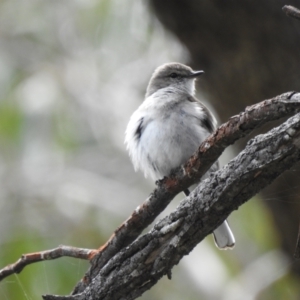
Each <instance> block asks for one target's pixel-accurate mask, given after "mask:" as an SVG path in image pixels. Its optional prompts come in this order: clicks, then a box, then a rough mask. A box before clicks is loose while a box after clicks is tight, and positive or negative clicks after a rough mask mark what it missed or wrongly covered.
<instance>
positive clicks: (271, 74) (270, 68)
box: [149, 0, 300, 276]
mask: <svg viewBox="0 0 300 300" xmlns="http://www.w3.org/2000/svg"><path fill="white" fill-rule="evenodd" d="M149 3H150V6H151V8H152V10H153V13H154V14H155V15H156V16H157V17H158V19H159V20H160V21H161V23H162V24H163V25H164V26H165V28H166V29H168V30H169V31H170V32H171V33H172V34H173V35H175V36H176V37H177V38H178V39H179V40H180V42H181V43H182V44H183V45H184V46H185V47H186V48H187V50H188V51H189V53H190V62H189V63H190V64H191V65H192V66H193V67H195V68H196V69H197V68H200V69H204V70H205V76H204V77H203V78H202V80H201V89H203V90H204V91H205V93H206V95H208V98H209V101H210V102H211V103H212V105H213V107H215V109H216V111H217V113H218V114H219V116H220V118H221V120H222V121H224V120H226V119H227V118H228V117H229V116H231V115H233V114H236V113H238V112H239V111H241V110H242V109H243V108H244V107H245V106H247V105H250V104H253V103H255V102H257V101H258V100H259V99H266V98H269V97H271V96H272V95H276V94H279V93H282V92H283V91H286V90H299V89H300V80H299V61H300V51H299V49H300V22H299V20H297V19H292V18H289V17H287V16H286V14H285V13H284V12H283V11H282V7H283V6H284V5H285V4H288V5H294V6H296V7H298V8H299V1H297V0H289V1H285V0H282V1H273V0H264V1H260V0H245V1H239V0H231V1H221V0H202V1H198V0H177V1H173V0H165V1H160V0H150V1H149ZM267 128H270V127H267ZM265 130H266V128H265ZM242 147H244V143H243V142H241V143H239V147H238V148H239V149H241V148H242ZM299 177H300V168H299V167H297V168H293V171H292V172H287V173H286V174H285V175H284V176H282V177H280V178H279V179H278V180H277V181H276V184H272V185H271V186H270V187H268V188H267V189H265V190H264V192H263V196H264V197H265V198H266V199H267V198H269V197H270V195H271V196H272V198H274V196H275V197H276V201H275V200H273V201H266V202H265V203H266V205H267V206H268V208H269V209H270V211H271V213H272V215H273V219H274V224H275V225H276V230H277V232H278V235H279V237H280V240H281V243H282V248H283V250H284V251H285V252H286V253H287V255H288V256H291V255H292V253H293V251H294V239H295V237H297V227H298V223H299V213H300V198H299V197H300V186H299V184H298V183H299ZM291 189H293V192H289V190H291ZM293 268H294V271H295V272H296V274H298V275H299V276H300V264H295V265H294V266H293Z"/></svg>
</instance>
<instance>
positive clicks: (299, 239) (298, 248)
mask: <svg viewBox="0 0 300 300" xmlns="http://www.w3.org/2000/svg"><path fill="white" fill-rule="evenodd" d="M294 258H295V259H299V258H300V224H299V230H298V237H297V244H296V249H295V252H294Z"/></svg>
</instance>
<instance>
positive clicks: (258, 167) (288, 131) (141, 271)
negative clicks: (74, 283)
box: [43, 93, 300, 300]
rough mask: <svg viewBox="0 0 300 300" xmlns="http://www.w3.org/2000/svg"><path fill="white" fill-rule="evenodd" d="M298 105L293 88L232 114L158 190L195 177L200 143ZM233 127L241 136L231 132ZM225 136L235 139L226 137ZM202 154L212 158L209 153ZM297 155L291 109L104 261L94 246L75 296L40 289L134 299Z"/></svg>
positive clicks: (297, 122) (296, 119)
mask: <svg viewBox="0 0 300 300" xmlns="http://www.w3.org/2000/svg"><path fill="white" fill-rule="evenodd" d="M299 103H300V94H299V93H297V94H294V93H287V94H284V95H281V96H279V97H276V98H274V99H271V100H267V101H264V102H262V103H259V104H257V105H256V106H252V107H250V108H248V109H246V112H245V113H242V114H240V115H239V116H235V117H233V118H232V119H231V120H229V121H228V123H226V124H223V125H222V126H220V128H219V129H218V130H217V132H216V133H215V134H214V135H212V136H211V137H209V138H208V140H207V141H206V142H204V143H203V144H202V145H201V147H200V148H199V151H198V152H197V153H196V154H195V155H194V156H193V157H192V158H191V159H190V160H189V162H188V163H187V164H186V165H185V166H184V167H183V168H181V169H179V170H177V171H176V172H175V174H173V181H174V180H177V179H178V178H177V177H178V176H179V177H180V176H181V177H182V178H181V179H180V180H179V181H178V182H182V181H183V182H184V183H183V184H179V185H178V184H175V185H171V186H170V185H169V186H168V182H169V181H170V180H171V179H170V178H169V179H168V178H167V179H164V180H163V181H162V182H160V186H159V187H158V188H157V190H158V191H159V189H168V188H166V187H169V188H170V190H171V191H172V189H173V188H174V186H175V190H180V189H182V188H184V187H185V185H186V184H190V181H189V179H186V178H194V175H195V174H198V173H199V172H198V171H197V169H194V168H191V169H190V173H188V172H186V171H187V168H189V167H191V166H193V165H194V164H195V161H197V157H199V155H200V156H201V154H200V153H204V155H205V153H207V152H206V151H205V150H206V149H214V148H217V149H218V146H219V147H220V148H222V147H223V148H224V147H226V144H227V143H228V142H229V141H230V142H232V141H233V140H236V139H237V138H238V137H241V136H243V132H244V131H246V132H248V133H249V131H251V130H250V128H251V129H253V128H255V127H256V126H258V125H261V124H262V123H264V122H266V121H270V120H272V119H274V118H275V119H277V118H278V117H279V115H280V116H284V115H289V114H292V113H293V112H297V111H299ZM255 107H256V109H255ZM266 107H269V108H268V109H266ZM272 108H273V110H272ZM276 108H277V109H276ZM270 111H272V112H274V115H273V113H271V114H268V112H270ZM251 112H252V113H251ZM262 112H264V113H265V114H263V113H262ZM248 113H250V115H251V116H252V118H250V119H249V120H252V121H253V122H254V123H252V126H250V127H249V122H247V118H246V115H248ZM255 117H257V118H255ZM243 119H244V120H243ZM262 119H264V121H262ZM233 124H235V126H233ZM250 124H251V122H250ZM254 124H256V126H254ZM226 129H227V131H226ZM238 131H241V132H242V134H237V132H238ZM224 133H225V135H224ZM220 136H223V139H220ZM224 136H225V137H227V138H228V137H234V138H232V139H231V140H230V139H229V140H228V141H226V139H225V140H224ZM218 137H219V139H218ZM210 141H215V142H216V144H214V143H212V144H211V145H210ZM218 142H219V144H218ZM222 142H223V145H222ZM226 142H227V143H226ZM215 146H216V147H215ZM208 152H209V151H208ZM216 152H220V150H219V151H218V150H217V151H216ZM221 152H222V151H221ZM209 154H210V155H213V156H214V155H216V156H218V154H216V153H215V152H214V151H212V152H211V153H209ZM299 160H300V114H299V113H298V114H296V115H295V116H293V117H291V118H290V119H288V120H287V121H286V122H284V123H283V124H282V125H280V126H279V127H276V128H274V129H272V130H271V131H269V132H268V133H266V134H263V135H258V136H256V137H255V138H254V139H252V140H251V141H249V142H248V144H247V146H246V147H245V149H244V150H243V151H242V152H241V153H240V154H239V155H238V156H237V157H236V158H234V159H233V160H232V161H230V163H228V164H227V165H226V166H224V167H223V168H222V169H220V170H219V171H218V172H216V173H213V174H211V175H210V176H209V177H208V178H207V179H206V180H204V181H202V182H201V183H200V185H199V186H198V187H197V188H196V190H195V191H193V192H192V193H191V194H190V196H189V197H187V198H186V199H185V200H184V201H182V202H181V204H180V205H179V207H178V208H177V209H176V211H174V212H173V213H171V214H170V215H169V216H167V217H165V218H164V219H162V220H161V221H160V222H158V223H157V224H155V225H154V227H153V229H152V230H151V231H150V232H149V233H147V234H145V235H143V236H141V237H139V238H137V239H136V240H135V241H134V242H132V243H131V244H130V245H129V246H127V247H125V246H126V243H125V244H124V245H123V246H124V247H123V248H122V249H120V251H118V252H117V253H115V254H113V255H112V256H111V257H110V258H109V259H108V257H105V259H104V260H103V253H102V256H101V252H100V254H99V256H98V257H95V259H93V260H92V261H91V263H92V267H91V270H90V271H89V274H90V276H92V278H88V284H86V283H83V285H81V286H79V287H77V293H76V294H75V295H72V296H65V297H62V296H51V295H45V296H43V298H44V299H45V300H50V299H56V300H57V299H69V300H71V299H85V300H87V299H89V300H96V299H97V300H98V299H105V300H108V299H114V300H116V299H126V300H127V299H128V300H129V299H135V298H137V297H138V296H140V295H141V294H142V293H144V292H145V291H146V290H148V289H149V288H151V287H152V286H153V285H154V284H155V283H156V282H157V281H158V280H159V279H160V278H161V277H162V276H164V275H167V276H169V277H171V269H172V267H173V266H174V265H176V264H178V262H179V261H180V260H181V258H182V257H183V256H184V255H187V254H188V253H189V252H190V251H191V250H192V249H193V248H194V247H195V246H196V245H197V244H198V243H199V242H201V241H202V240H203V239H204V238H205V237H206V236H207V235H208V234H210V233H211V232H212V231H213V230H214V229H215V228H217V227H218V226H219V225H220V224H221V223H222V222H223V221H224V220H225V219H226V218H227V217H228V215H229V214H230V213H231V212H233V211H234V210H236V209H237V208H238V207H239V206H241V205H242V204H243V203H244V202H246V201H247V200H248V199H250V198H251V197H252V196H253V195H255V194H256V193H257V192H258V191H259V190H261V189H262V188H264V187H265V186H267V185H268V184H269V183H271V182H272V181H273V180H274V179H276V178H277V177H278V176H279V175H280V174H282V173H283V172H284V171H286V170H288V169H289V168H291V167H292V166H294V165H295V164H296V163H297V162H299ZM193 161H194V162H193ZM212 163H213V161H212ZM200 169H201V167H200ZM200 173H201V172H200ZM198 175H199V174H198ZM198 175H197V176H198ZM185 180H186V182H185ZM171 181H172V180H171ZM164 184H167V186H164ZM178 186H179V188H178ZM154 194H155V193H154ZM150 198H151V196H150ZM148 200H149V199H148ZM127 221H128V220H127ZM127 221H126V222H127ZM126 222H125V223H126ZM121 227H122V226H121ZM115 236H116V235H114V236H113V239H114V238H115ZM295 244H296V239H295V240H294V245H295ZM109 245H110V244H109V243H108V246H107V248H106V249H109V248H111V249H112V248H113V246H115V244H113V245H112V246H109ZM104 253H105V252H104ZM106 253H107V252H106ZM101 257H102V258H101ZM101 259H102V260H101ZM99 266H101V267H99ZM96 270H97V271H96ZM83 287H84V288H83Z"/></svg>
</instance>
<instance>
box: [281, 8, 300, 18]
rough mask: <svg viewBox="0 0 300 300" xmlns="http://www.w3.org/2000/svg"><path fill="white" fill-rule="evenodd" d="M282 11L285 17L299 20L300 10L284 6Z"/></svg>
mask: <svg viewBox="0 0 300 300" xmlns="http://www.w3.org/2000/svg"><path fill="white" fill-rule="evenodd" d="M282 10H283V11H284V12H285V13H286V15H287V16H289V17H292V18H295V19H298V20H300V10H299V9H297V8H296V7H294V6H291V5H285V6H284V7H283V8H282Z"/></svg>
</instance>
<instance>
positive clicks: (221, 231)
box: [183, 189, 235, 250]
mask: <svg viewBox="0 0 300 300" xmlns="http://www.w3.org/2000/svg"><path fill="white" fill-rule="evenodd" d="M183 193H184V194H185V195H186V196H188V195H189V194H190V191H189V189H185V190H184V191H183ZM213 235H214V239H215V244H216V246H217V247H218V248H219V249H220V250H228V249H233V247H234V245H235V239H234V235H233V233H232V231H231V229H230V227H229V225H228V222H227V221H226V220H225V221H224V222H223V223H222V224H221V225H220V226H219V227H218V228H217V229H216V230H215V231H214V232H213Z"/></svg>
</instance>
